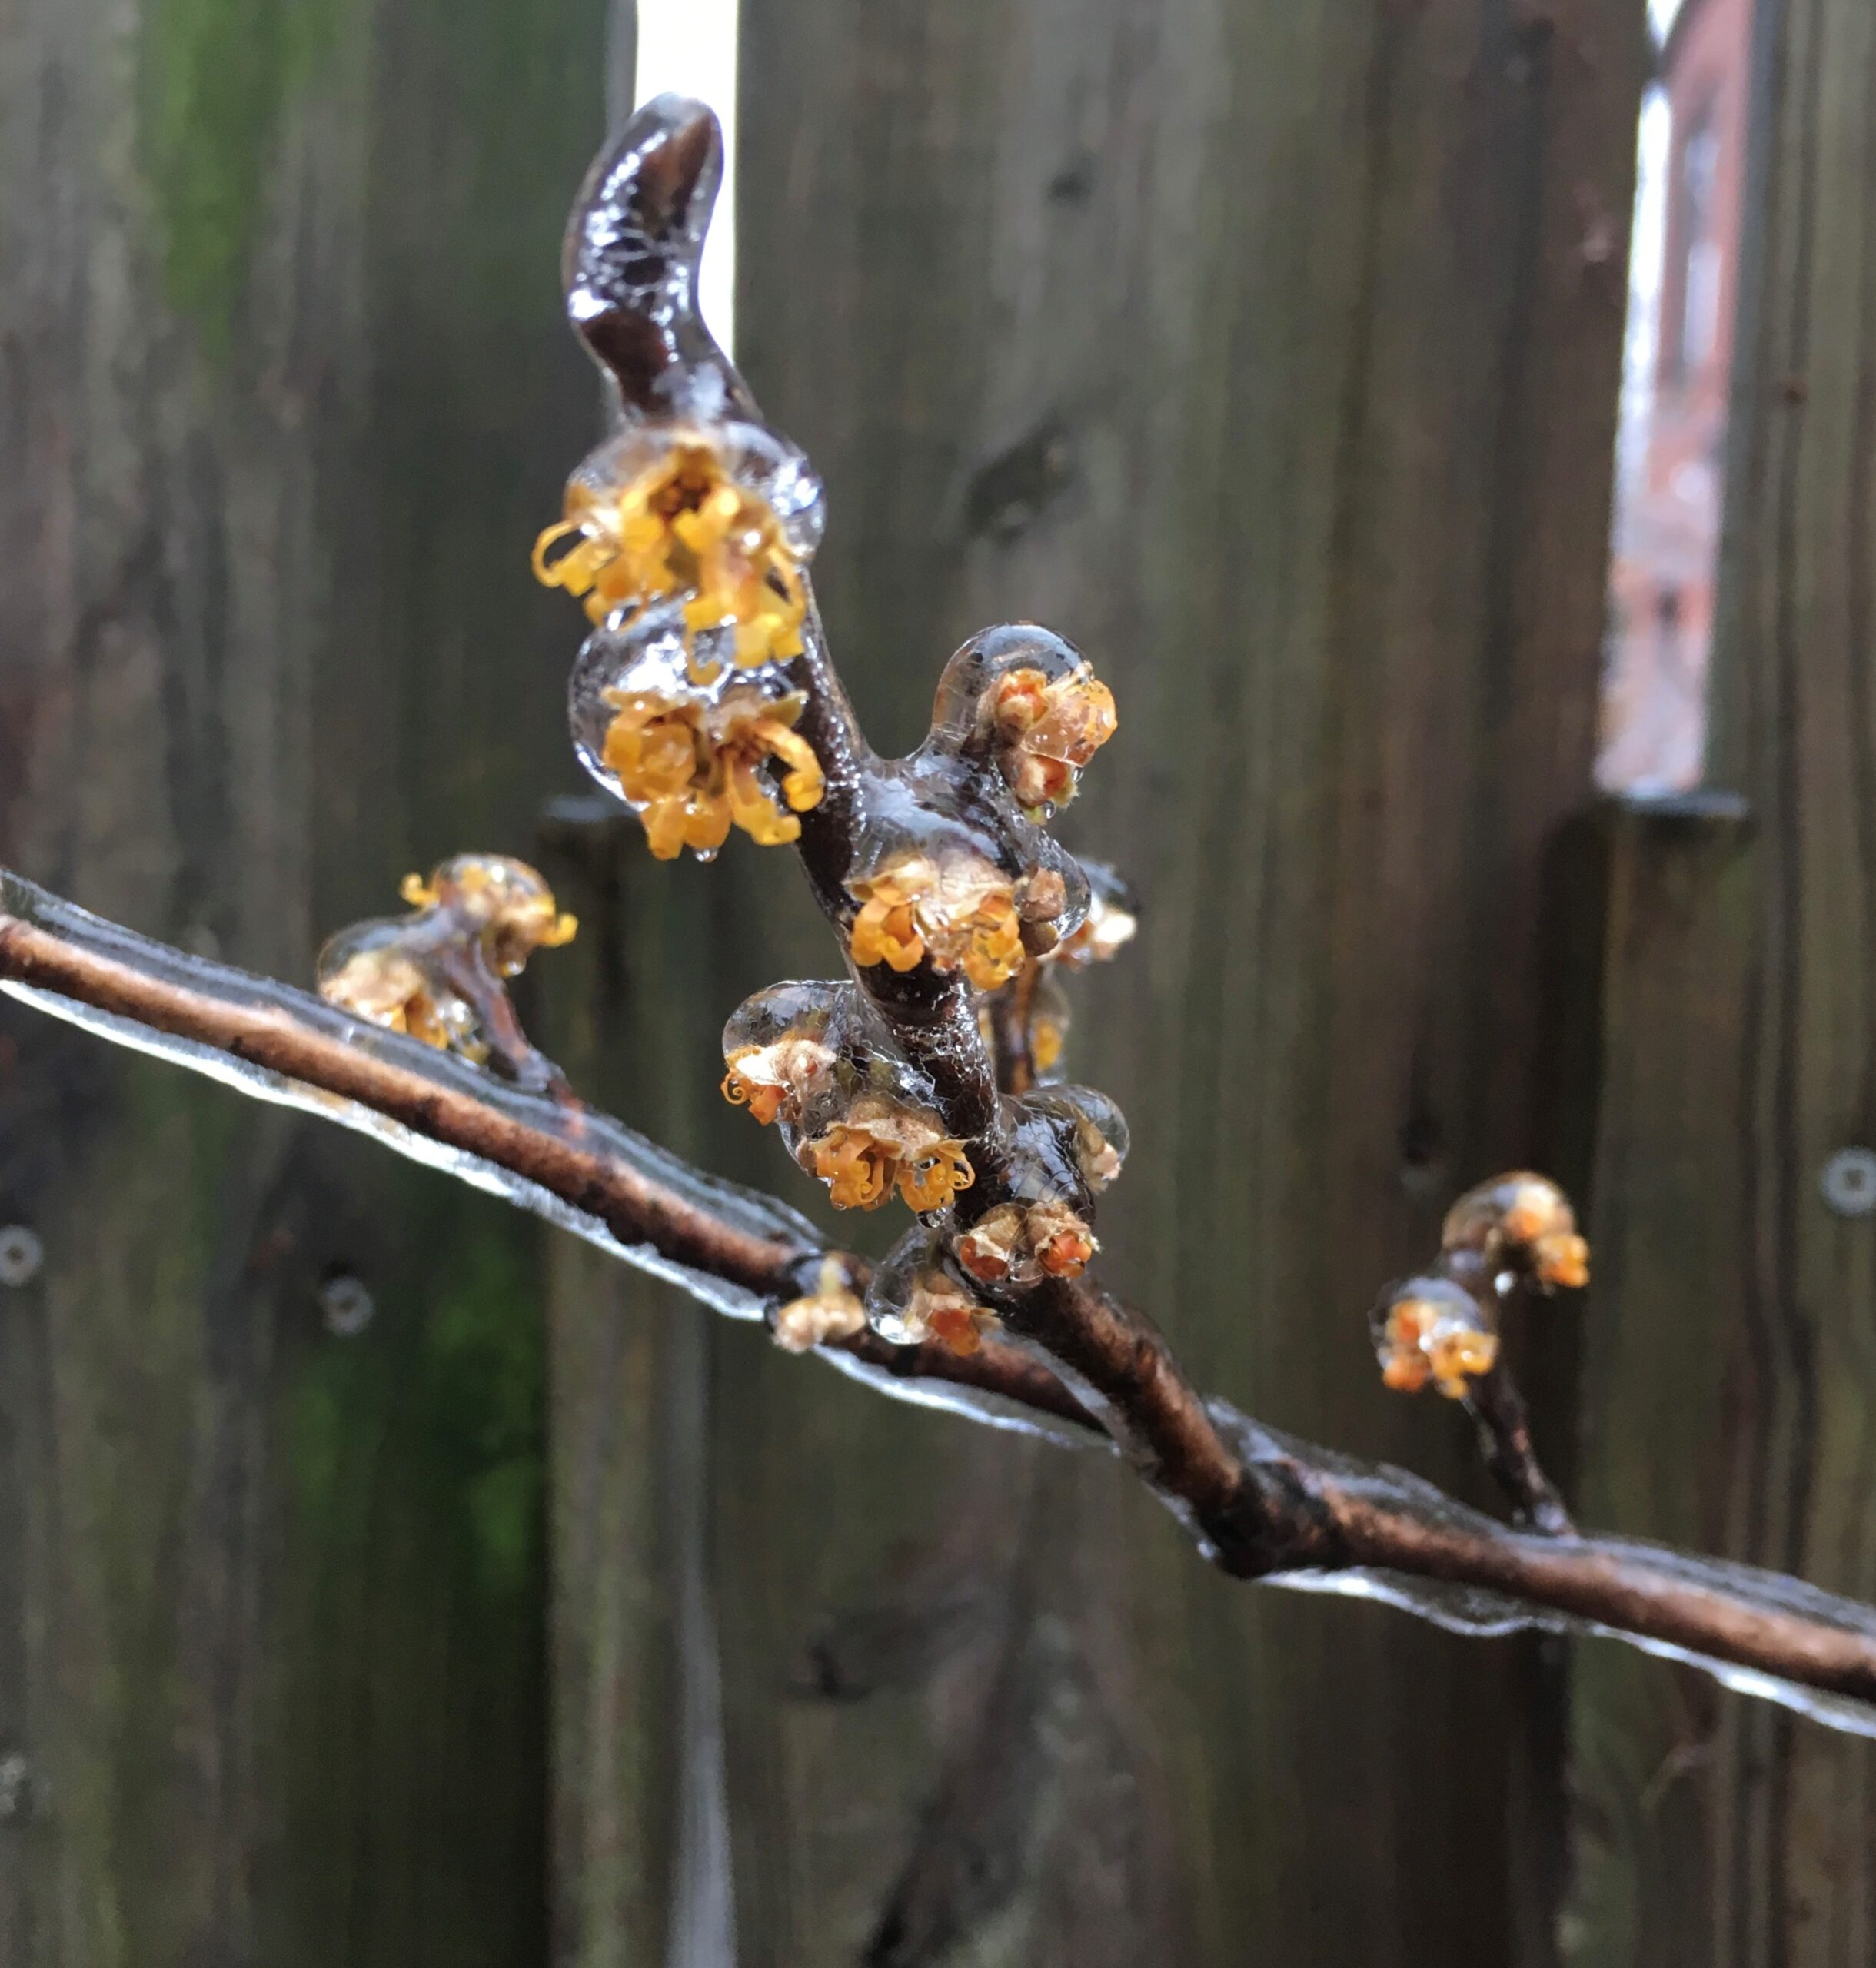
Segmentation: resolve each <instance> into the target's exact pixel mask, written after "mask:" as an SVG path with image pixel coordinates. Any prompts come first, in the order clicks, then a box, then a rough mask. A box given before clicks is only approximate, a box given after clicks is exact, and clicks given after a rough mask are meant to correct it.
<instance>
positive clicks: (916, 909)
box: [847, 851, 1025, 991]
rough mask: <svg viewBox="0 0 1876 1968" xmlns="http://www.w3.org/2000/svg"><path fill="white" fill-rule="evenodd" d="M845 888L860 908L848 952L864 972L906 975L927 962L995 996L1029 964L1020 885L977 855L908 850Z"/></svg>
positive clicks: (935, 968)
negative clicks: (874, 969)
mask: <svg viewBox="0 0 1876 1968" xmlns="http://www.w3.org/2000/svg"><path fill="white" fill-rule="evenodd" d="M847 889H848V891H849V893H851V894H852V896H853V898H854V899H855V900H856V901H857V902H858V903H859V904H860V911H859V913H858V914H857V916H855V917H854V919H853V932H852V935H851V937H850V943H849V947H850V952H851V954H852V956H853V961H854V962H856V963H857V964H858V965H860V966H861V968H862V969H865V968H866V967H867V966H870V965H873V964H876V963H883V964H885V965H886V966H887V967H888V968H889V969H893V970H898V971H905V970H910V969H912V968H913V966H915V965H916V964H918V963H920V962H923V961H926V960H929V961H930V964H931V966H932V968H933V969H934V970H936V971H938V972H941V973H942V972H946V971H953V970H962V971H963V973H964V975H965V976H966V977H967V978H969V979H970V982H971V983H972V984H973V986H975V987H976V989H978V990H980V991H993V990H994V989H996V986H998V985H1000V984H1001V983H1002V982H1003V981H1004V980H1005V979H1006V978H1008V977H1009V976H1010V975H1011V974H1012V973H1013V972H1015V971H1016V970H1018V969H1020V968H1021V967H1022V965H1023V962H1024V961H1025V955H1024V951H1023V923H1022V919H1021V918H1020V916H1019V914H1018V912H1017V906H1016V885H1015V884H1014V883H1012V882H1011V881H1010V879H1009V878H1008V877H1007V876H1006V875H1004V874H1003V873H1002V872H1001V871H1000V869H997V868H996V866H993V864H992V863H990V862H989V861H987V860H985V859H981V858H980V857H979V856H975V855H971V854H966V853H958V852H955V851H953V852H951V853H946V854H945V855H944V856H943V857H942V858H933V856H930V855H926V854H923V853H908V854H906V855H904V856H901V857H900V859H896V860H893V861H890V862H888V863H886V864H885V865H884V866H883V867H881V868H880V869H879V870H878V871H877V872H876V873H873V874H871V875H867V876H856V877H855V878H853V879H851V880H850V881H849V882H848V883H847Z"/></svg>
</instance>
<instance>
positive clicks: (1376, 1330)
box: [1371, 1278, 1498, 1401]
mask: <svg viewBox="0 0 1876 1968" xmlns="http://www.w3.org/2000/svg"><path fill="white" fill-rule="evenodd" d="M1491 1316H1492V1305H1491V1301H1489V1300H1487V1301H1483V1302H1482V1301H1480V1300H1479V1299H1477V1298H1474V1297H1473V1295H1472V1293H1471V1292H1467V1291H1465V1290H1464V1289H1463V1288H1462V1287H1460V1286H1459V1285H1455V1283H1454V1282H1452V1279H1451V1278H1408V1279H1406V1280H1405V1281H1404V1282H1402V1283H1401V1284H1399V1285H1390V1286H1389V1288H1388V1289H1387V1290H1386V1292H1384V1293H1383V1294H1382V1297H1381V1299H1380V1301H1379V1303H1378V1304H1377V1305H1375V1310H1374V1312H1373V1315H1372V1321H1371V1324H1372V1330H1373V1336H1374V1342H1375V1358H1377V1359H1379V1361H1380V1362H1381V1378H1382V1383H1383V1385H1385V1386H1388V1387H1390V1388H1392V1389H1393V1390H1394V1391H1395V1392H1396V1393H1397V1394H1418V1393H1419V1391H1420V1390H1421V1388H1423V1387H1425V1385H1427V1383H1428V1382H1429V1381H1432V1384H1433V1385H1435V1387H1436V1388H1439V1391H1440V1392H1441V1393H1442V1394H1443V1395H1445V1396H1446V1398H1448V1399H1449V1400H1450V1401H1460V1400H1463V1399H1464V1398H1465V1395H1466V1392H1467V1389H1468V1386H1469V1383H1470V1382H1471V1381H1472V1380H1474V1379H1475V1378H1478V1377H1479V1375H1483V1374H1488V1373H1489V1372H1490V1371H1492V1367H1493V1365H1494V1364H1495V1362H1496V1361H1497V1359H1498V1332H1497V1330H1496V1328H1495V1326H1494V1325H1489V1324H1488V1323H1487V1321H1488V1319H1489V1318H1490V1317H1491Z"/></svg>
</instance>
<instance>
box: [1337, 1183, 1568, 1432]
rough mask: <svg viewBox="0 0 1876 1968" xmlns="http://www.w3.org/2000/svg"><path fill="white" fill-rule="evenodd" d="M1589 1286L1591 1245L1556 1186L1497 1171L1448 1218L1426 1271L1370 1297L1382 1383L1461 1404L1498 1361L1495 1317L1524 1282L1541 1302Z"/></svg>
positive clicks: (1464, 1197) (1372, 1326) (1373, 1334)
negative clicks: (1434, 1392)
mask: <svg viewBox="0 0 1876 1968" xmlns="http://www.w3.org/2000/svg"><path fill="white" fill-rule="evenodd" d="M1588 1282H1589V1246H1588V1244H1587V1243H1585V1242H1584V1240H1583V1238H1582V1237H1581V1236H1580V1235H1578V1233H1577V1228H1576V1215H1575V1212H1574V1211H1573V1210H1572V1208H1571V1207H1570V1203H1569V1198H1568V1197H1566V1196H1565V1195H1564V1193H1563V1192H1562V1190H1561V1189H1560V1188H1558V1186H1557V1185H1556V1184H1555V1182H1552V1181H1550V1180H1549V1178H1548V1177H1546V1176H1543V1175H1532V1174H1530V1173H1528V1172H1525V1171H1519V1172H1516V1173H1514V1174H1512V1175H1495V1176H1493V1177H1492V1178H1491V1180H1490V1181H1488V1182H1481V1183H1480V1184H1479V1185H1478V1186H1477V1187H1476V1188H1472V1189H1469V1190H1468V1191H1467V1192H1465V1195H1462V1196H1461V1197H1460V1198H1459V1201H1458V1202H1455V1204H1454V1205H1452V1208H1451V1209H1450V1210H1449V1211H1448V1212H1447V1213H1446V1220H1445V1224H1444V1225H1443V1226H1442V1230H1441V1232H1440V1252H1439V1258H1437V1259H1436V1260H1435V1262H1434V1264H1433V1265H1432V1266H1431V1267H1430V1268H1429V1270H1428V1271H1427V1272H1425V1273H1424V1274H1423V1275H1421V1276H1419V1277H1416V1278H1405V1279H1402V1280H1401V1281H1399V1282H1396V1283H1395V1284H1392V1285H1389V1286H1388V1287H1387V1288H1385V1290H1384V1291H1383V1292H1382V1294H1381V1296H1380V1298H1379V1299H1378V1300H1377V1301H1376V1302H1375V1308H1374V1310H1373V1311H1372V1313H1371V1314H1370V1315H1369V1325H1370V1328H1371V1330H1372V1336H1373V1338H1374V1343H1375V1356H1376V1358H1378V1359H1379V1361H1380V1362H1381V1378H1382V1381H1383V1382H1384V1383H1385V1385H1387V1386H1389V1387H1390V1388H1394V1389H1395V1390H1396V1391H1398V1392H1400V1393H1402V1394H1417V1393H1419V1391H1420V1390H1421V1389H1422V1388H1424V1387H1425V1386H1426V1385H1429V1382H1430V1383H1431V1384H1432V1385H1433V1386H1435V1387H1436V1388H1438V1389H1439V1391H1440V1392H1441V1393H1442V1394H1443V1395H1445V1396H1446V1397H1447V1398H1448V1399H1449V1400H1452V1401H1462V1400H1465V1399H1467V1398H1469V1397H1470V1396H1472V1395H1473V1394H1474V1393H1475V1391H1477V1390H1475V1382H1477V1381H1480V1380H1482V1378H1484V1377H1485V1375H1488V1374H1490V1373H1492V1371H1493V1370H1494V1368H1495V1367H1496V1366H1497V1365H1498V1320H1499V1314H1500V1311H1501V1308H1502V1306H1503V1305H1504V1304H1505V1301H1507V1300H1508V1298H1511V1296H1512V1295H1513V1294H1514V1293H1515V1292H1517V1291H1518V1288H1520V1287H1521V1286H1522V1287H1528V1288H1529V1289H1531V1290H1532V1291H1535V1292H1539V1293H1542V1294H1543V1295H1545V1296H1548V1295H1550V1294H1551V1293H1552V1292H1555V1291H1556V1290H1557V1289H1558V1287H1559V1286H1568V1287H1575V1286H1580V1285H1587V1284H1588Z"/></svg>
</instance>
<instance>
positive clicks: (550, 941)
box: [397, 854, 579, 977]
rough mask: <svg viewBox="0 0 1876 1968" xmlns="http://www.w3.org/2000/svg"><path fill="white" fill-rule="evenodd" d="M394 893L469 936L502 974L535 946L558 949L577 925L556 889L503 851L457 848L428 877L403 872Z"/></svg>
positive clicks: (514, 969) (514, 970) (515, 971)
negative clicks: (565, 912) (474, 851)
mask: <svg viewBox="0 0 1876 1968" xmlns="http://www.w3.org/2000/svg"><path fill="white" fill-rule="evenodd" d="M397 892H398V893H399V894H400V895H401V896H402V897H403V898H404V900H405V901H406V902H407V903H410V904H411V907H412V908H414V909H419V910H429V911H434V912H435V915H436V917H437V919H439V920H447V921H448V922H449V923H451V924H452V925H454V926H455V927H457V928H458V929H461V930H463V931H464V932H467V933H468V934H470V935H471V936H474V938H475V939H477V942H480V943H481V946H482V949H483V951H484V953H485V954H486V955H487V958H488V960H489V962H490V963H491V965H493V966H494V969H496V970H497V972H499V973H500V974H501V976H504V977H514V976H518V975H519V974H520V972H521V969H522V968H523V967H524V966H525V964H526V963H527V959H529V957H531V956H532V955H533V954H534V952H535V951H536V950H537V949H559V947H560V945H561V944H563V943H569V942H572V941H573V938H574V931H575V930H576V929H578V927H579V925H578V923H576V922H575V921H574V919H573V917H572V916H566V915H563V914H562V913H560V909H558V908H557V907H556V906H555V904H554V891H553V890H552V889H550V888H549V887H548V886H547V883H545V882H544V880H543V879H541V876H539V875H538V874H537V873H535V871H534V869H532V868H531V867H530V866H528V865H527V863H526V862H525V861H516V860H513V859H510V858H509V857H508V856H506V855H501V854H458V855H457V856H454V859H451V860H448V861H445V862H443V863H441V865H440V866H437V867H436V868H435V869H432V870H431V876H430V879H428V880H427V881H425V880H424V879H421V877H420V876H416V875H406V876H404V880H403V882H402V883H401V885H400V886H399V888H398V891H397Z"/></svg>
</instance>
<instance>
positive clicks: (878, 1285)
mask: <svg viewBox="0 0 1876 1968" xmlns="http://www.w3.org/2000/svg"><path fill="white" fill-rule="evenodd" d="M866 1316H867V1318H868V1319H869V1320H870V1321H871V1322H872V1325H873V1330H874V1331H876V1333H878V1334H879V1335H880V1338H883V1339H888V1340H890V1341H892V1342H893V1344H894V1345H899V1346H913V1345H917V1344H918V1343H919V1342H920V1341H922V1340H926V1339H935V1340H936V1341H938V1343H939V1344H940V1345H941V1346H943V1347H944V1348H946V1349H947V1350H948V1351H950V1352H953V1353H956V1354H959V1355H966V1356H968V1355H970V1354H973V1353H975V1352H976V1351H978V1350H979V1349H980V1348H981V1347H982V1345H983V1336H984V1335H985V1334H986V1332H991V1331H995V1330H996V1327H997V1325H998V1320H997V1316H996V1313H995V1312H994V1311H993V1310H992V1309H991V1308H990V1307H989V1306H988V1305H984V1304H983V1302H982V1301H980V1298H978V1296H977V1295H976V1292H973V1290H972V1289H971V1288H970V1285H969V1284H968V1283H967V1282H966V1281H965V1280H964V1279H963V1278H961V1277H960V1276H958V1275H956V1273H955V1272H953V1271H952V1270H950V1268H947V1266H946V1263H945V1252H944V1243H943V1238H942V1237H941V1236H940V1235H939V1233H938V1232H937V1231H936V1230H935V1229H933V1228H931V1227H930V1226H928V1225H923V1224H920V1225H915V1226H914V1227H913V1228H911V1229H910V1230H908V1231H907V1232H906V1234H905V1235H903V1237H901V1238H900V1240H899V1242H897V1243H896V1244H895V1245H893V1248H892V1249H891V1250H890V1252H888V1253H887V1254H886V1260H885V1262H883V1264H882V1265H880V1268H879V1269H878V1270H877V1271H876V1272H874V1274H873V1282H872V1284H871V1285H870V1287H869V1288H868V1289H867V1292H866Z"/></svg>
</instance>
